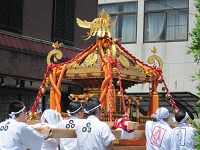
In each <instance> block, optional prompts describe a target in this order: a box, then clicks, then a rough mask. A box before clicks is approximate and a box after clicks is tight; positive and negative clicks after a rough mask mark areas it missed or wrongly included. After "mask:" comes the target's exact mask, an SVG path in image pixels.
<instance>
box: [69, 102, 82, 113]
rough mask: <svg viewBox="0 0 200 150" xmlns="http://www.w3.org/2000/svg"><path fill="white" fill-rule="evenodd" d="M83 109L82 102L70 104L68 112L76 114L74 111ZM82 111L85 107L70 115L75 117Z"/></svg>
mask: <svg viewBox="0 0 200 150" xmlns="http://www.w3.org/2000/svg"><path fill="white" fill-rule="evenodd" d="M80 107H81V103H80V102H73V101H72V102H70V103H69V106H68V110H69V111H70V112H74V111H76V110H78V109H79V108H80ZM81 110H83V107H82V108H80V109H79V110H78V111H76V112H75V113H72V114H71V113H70V115H72V116H73V115H75V114H77V113H78V112H80V111H81Z"/></svg>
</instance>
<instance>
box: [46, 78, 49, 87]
mask: <svg viewBox="0 0 200 150" xmlns="http://www.w3.org/2000/svg"><path fill="white" fill-rule="evenodd" d="M49 84H50V79H49V78H46V80H45V86H46V87H48V86H49Z"/></svg>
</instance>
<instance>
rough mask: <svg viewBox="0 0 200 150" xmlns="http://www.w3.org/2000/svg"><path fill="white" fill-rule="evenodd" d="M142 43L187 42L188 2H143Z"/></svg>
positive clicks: (173, 0) (180, 0)
mask: <svg viewBox="0 0 200 150" xmlns="http://www.w3.org/2000/svg"><path fill="white" fill-rule="evenodd" d="M144 21H145V23H144V26H145V27H144V42H149V41H178V40H187V34H188V33H187V31H188V29H187V27H188V0H149V1H146V2H145V20H144Z"/></svg>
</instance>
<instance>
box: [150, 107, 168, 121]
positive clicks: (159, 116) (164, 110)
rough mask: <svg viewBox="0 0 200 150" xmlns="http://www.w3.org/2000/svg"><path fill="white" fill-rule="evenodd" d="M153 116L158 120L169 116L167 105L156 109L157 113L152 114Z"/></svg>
mask: <svg viewBox="0 0 200 150" xmlns="http://www.w3.org/2000/svg"><path fill="white" fill-rule="evenodd" d="M151 117H153V118H156V119H157V120H161V119H165V118H167V117H169V110H167V108H165V107H160V108H158V109H157V110H156V114H152V115H151Z"/></svg>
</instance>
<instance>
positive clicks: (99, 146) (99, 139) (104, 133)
mask: <svg viewBox="0 0 200 150" xmlns="http://www.w3.org/2000/svg"><path fill="white" fill-rule="evenodd" d="M76 134H77V141H78V149H79V150H105V149H106V146H108V145H109V144H110V142H112V140H114V139H115V136H114V135H113V134H112V132H111V130H110V128H109V126H108V125H107V124H106V123H105V122H101V121H100V120H99V119H98V118H97V117H95V116H93V115H91V116H89V117H88V118H87V119H82V120H81V121H80V122H79V124H77V128H76Z"/></svg>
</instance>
